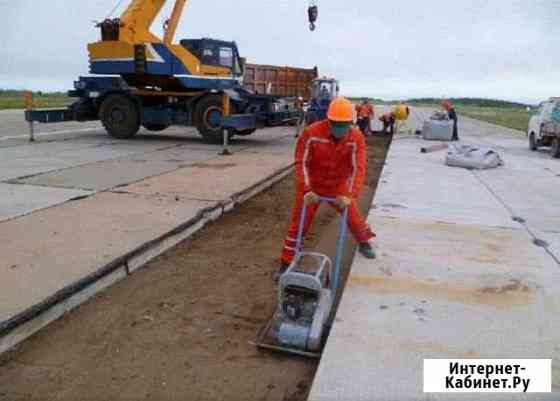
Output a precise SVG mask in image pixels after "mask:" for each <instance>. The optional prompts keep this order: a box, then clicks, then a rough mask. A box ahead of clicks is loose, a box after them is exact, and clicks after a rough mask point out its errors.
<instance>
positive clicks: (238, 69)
mask: <svg viewBox="0 0 560 401" xmlns="http://www.w3.org/2000/svg"><path fill="white" fill-rule="evenodd" d="M166 2H167V0H132V1H131V2H130V4H129V5H128V7H127V8H126V10H125V11H124V13H123V14H122V15H121V16H120V17H118V18H114V19H105V20H104V21H102V22H100V23H98V24H97V27H98V28H100V31H101V39H100V40H99V41H97V42H95V43H90V44H89V45H88V52H89V65H90V68H89V69H90V74H91V76H83V77H79V78H78V79H77V80H76V81H75V82H74V89H73V90H71V91H69V95H70V96H71V97H73V98H76V101H75V102H74V103H73V104H72V105H70V106H69V107H67V108H65V109H55V110H28V111H26V113H25V119H26V120H27V121H30V122H34V121H36V122H41V123H50V122H62V121H94V120H100V121H101V123H102V124H103V126H104V127H105V129H106V131H107V132H108V133H109V134H110V135H111V136H113V137H115V138H119V139H126V138H131V137H132V136H134V135H136V133H137V132H138V131H139V129H140V127H141V126H143V127H144V128H146V129H147V130H150V131H161V130H164V129H166V128H167V127H169V126H171V125H183V126H194V127H196V128H197V130H198V132H199V134H200V135H201V136H202V137H203V138H204V139H206V140H207V141H209V142H220V141H221V140H222V138H223V132H224V131H227V133H228V134H229V136H234V135H250V134H252V133H253V132H255V130H256V129H257V128H261V127H265V126H272V125H279V124H282V123H285V122H292V121H294V120H297V119H298V118H299V116H300V112H299V111H298V110H297V109H295V108H294V107H290V105H289V104H288V103H286V102H283V101H282V99H281V98H279V97H277V96H271V95H267V94H261V93H254V92H252V91H249V90H247V89H246V88H244V87H243V86H242V78H243V76H244V72H245V68H246V65H245V62H244V59H243V58H242V57H241V56H240V54H239V50H238V48H237V45H236V43H235V42H234V41H226V40H218V39H211V38H201V39H184V40H181V41H180V42H179V43H173V38H174V36H175V32H176V29H177V26H178V23H179V20H180V18H181V15H182V12H183V10H184V6H185V4H186V0H175V3H174V8H173V12H172V14H171V17H170V18H169V19H168V20H167V21H166V23H165V27H164V37H163V39H160V38H159V37H157V36H156V35H154V34H153V33H152V32H150V27H151V25H152V24H153V22H154V20H155V18H156V16H157V15H158V14H159V13H160V11H161V10H162V8H163V6H164V5H165V3H166ZM224 99H226V100H224ZM230 114H231V115H230Z"/></svg>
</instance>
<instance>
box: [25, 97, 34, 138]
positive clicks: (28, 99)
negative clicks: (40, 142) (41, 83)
mask: <svg viewBox="0 0 560 401" xmlns="http://www.w3.org/2000/svg"><path fill="white" fill-rule="evenodd" d="M23 97H24V101H25V109H26V110H27V111H28V112H29V113H31V111H32V110H33V92H31V91H25V92H24V94H23ZM28 124H29V142H35V126H34V123H33V121H29V122H28Z"/></svg>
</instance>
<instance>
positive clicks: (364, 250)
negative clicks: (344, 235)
mask: <svg viewBox="0 0 560 401" xmlns="http://www.w3.org/2000/svg"><path fill="white" fill-rule="evenodd" d="M358 251H360V253H361V254H362V256H363V257H364V258H367V259H375V249H373V246H372V245H371V244H370V243H369V242H361V243H360V245H358Z"/></svg>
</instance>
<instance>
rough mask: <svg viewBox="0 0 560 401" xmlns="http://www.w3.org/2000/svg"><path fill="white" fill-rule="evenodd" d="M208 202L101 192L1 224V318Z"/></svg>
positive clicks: (191, 214)
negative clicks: (2, 250)
mask: <svg viewBox="0 0 560 401" xmlns="http://www.w3.org/2000/svg"><path fill="white" fill-rule="evenodd" d="M210 205H211V203H209V202H199V201H190V200H182V201H179V202H178V201H175V200H169V199H155V198H146V197H142V196H138V195H125V194H113V193H99V194H97V195H94V196H92V197H90V198H88V199H84V200H81V201H78V202H72V203H67V204H65V205H63V206H62V207H54V208H50V209H46V210H42V211H40V212H37V213H34V214H32V215H29V216H24V217H22V218H19V219H15V220H10V221H7V222H4V223H2V224H0V243H2V248H3V249H4V250H5V252H3V255H2V262H1V263H0V277H2V280H1V281H0V288H1V290H0V305H2V307H1V308H0V322H2V321H5V320H8V319H9V318H11V317H13V316H14V315H16V314H18V313H20V312H22V311H24V310H26V309H27V308H29V307H31V306H33V305H35V304H37V303H39V302H41V301H43V300H44V299H46V298H47V297H49V296H51V295H53V294H54V293H56V292H57V291H59V290H61V289H62V288H64V287H66V286H67V285H70V284H72V283H74V282H76V281H77V280H79V279H82V278H84V277H86V276H87V275H89V274H92V273H93V272H95V271H97V270H98V269H99V268H100V267H102V266H104V265H105V264H107V263H109V262H111V261H113V260H115V259H117V258H118V257H119V256H121V255H123V254H125V253H127V252H130V251H131V250H133V249H135V248H136V247H138V246H140V245H142V244H144V243H146V242H148V241H150V240H152V239H154V238H156V237H158V236H160V235H162V234H164V233H166V232H168V231H169V230H171V229H172V228H174V227H175V226H177V225H178V224H180V223H181V222H185V221H188V220H189V219H191V218H193V217H195V215H196V214H197V213H198V211H199V210H200V209H201V208H204V207H208V206H210Z"/></svg>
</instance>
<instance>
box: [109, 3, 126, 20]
mask: <svg viewBox="0 0 560 401" xmlns="http://www.w3.org/2000/svg"><path fill="white" fill-rule="evenodd" d="M123 1H124V0H118V1H117V4H116V5H115V7H113V9H112V10H111V12H110V13H109V15H107V17H106V19H108V18H109V17H111V16H112V15H113V14H114V12H115V11H117V8H119V7H120V6H121V4H122V2H123Z"/></svg>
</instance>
